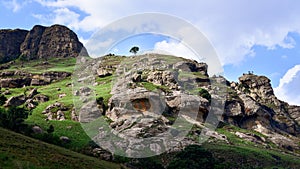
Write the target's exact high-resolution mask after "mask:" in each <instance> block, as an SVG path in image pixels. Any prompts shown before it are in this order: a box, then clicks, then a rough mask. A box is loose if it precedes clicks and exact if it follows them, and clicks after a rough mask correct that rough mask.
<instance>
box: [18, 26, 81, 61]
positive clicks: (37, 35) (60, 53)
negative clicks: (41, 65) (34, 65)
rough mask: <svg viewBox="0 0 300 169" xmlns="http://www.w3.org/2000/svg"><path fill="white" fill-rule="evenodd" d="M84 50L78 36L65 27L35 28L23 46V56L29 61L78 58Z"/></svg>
mask: <svg viewBox="0 0 300 169" xmlns="http://www.w3.org/2000/svg"><path fill="white" fill-rule="evenodd" d="M82 48H83V45H82V43H80V42H79V40H78V38H77V35H76V34H75V33H74V32H73V31H71V30H70V29H68V28H67V27H65V26H60V25H53V26H51V27H43V26H35V27H34V28H33V29H32V30H31V31H30V32H29V33H28V34H27V36H26V38H25V40H24V42H23V44H22V45H21V54H22V55H23V56H25V58H28V59H41V58H51V57H76V56H78V54H79V53H80V51H81V49H82Z"/></svg>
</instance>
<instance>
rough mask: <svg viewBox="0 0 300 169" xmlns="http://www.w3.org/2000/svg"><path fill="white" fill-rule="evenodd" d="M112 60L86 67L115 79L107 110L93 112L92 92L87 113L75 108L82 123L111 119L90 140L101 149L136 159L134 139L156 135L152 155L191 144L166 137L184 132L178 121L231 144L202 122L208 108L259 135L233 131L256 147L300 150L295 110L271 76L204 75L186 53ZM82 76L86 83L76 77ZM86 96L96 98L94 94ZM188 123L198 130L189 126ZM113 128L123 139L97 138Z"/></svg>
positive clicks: (221, 118)
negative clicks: (276, 90) (268, 145)
mask: <svg viewBox="0 0 300 169" xmlns="http://www.w3.org/2000/svg"><path fill="white" fill-rule="evenodd" d="M113 57H117V56H107V57H104V58H103V59H102V60H100V61H99V62H98V63H93V64H91V65H94V66H93V67H92V68H90V70H89V71H87V72H94V74H95V76H99V78H103V77H110V76H112V77H113V79H112V82H113V87H112V90H111V94H112V97H111V98H110V99H109V101H108V105H107V110H106V112H103V109H97V108H96V109H95V110H94V108H95V106H91V105H95V104H96V103H93V104H92V102H89V101H88V99H87V98H88V97H89V95H86V94H84V95H81V94H78V95H79V96H81V97H82V98H81V99H83V97H84V98H85V99H83V100H86V102H85V103H83V105H84V106H83V108H84V110H79V121H81V122H83V123H89V122H93V120H95V119H98V118H99V117H101V115H103V114H104V115H105V116H106V117H107V118H109V120H110V121H111V123H110V127H111V128H112V131H106V130H105V129H104V128H102V130H100V131H99V134H98V135H97V136H95V137H94V139H95V141H96V142H97V141H100V142H101V143H100V144H101V145H105V147H106V148H107V147H108V148H111V147H114V148H113V149H109V150H110V151H112V152H114V151H116V149H115V148H116V147H119V148H121V149H122V147H126V148H129V149H127V152H126V153H128V154H129V156H131V155H132V156H134V155H136V153H137V154H138V153H141V152H140V150H139V149H136V147H137V145H136V144H137V143H138V144H139V145H141V144H142V143H141V141H137V140H139V139H145V138H153V137H155V138H160V139H158V140H155V141H154V142H155V145H153V147H156V148H153V150H151V151H153V152H156V153H158V152H159V151H161V150H163V149H167V148H169V147H173V150H174V148H175V149H177V148H178V146H179V147H180V146H183V147H184V145H188V144H190V143H191V142H193V143H195V144H196V143H197V142H195V140H193V139H191V138H185V139H184V140H180V139H175V140H172V141H171V140H168V139H164V138H170V136H171V137H175V136H176V135H181V134H183V133H184V132H183V130H180V129H179V128H176V127H175V128H174V124H176V121H177V119H184V120H185V121H188V123H189V124H190V125H191V126H189V127H191V128H190V129H191V130H190V132H191V133H193V135H196V136H197V135H198V136H200V134H199V133H201V132H200V131H203V132H202V133H204V134H205V135H207V136H209V137H212V138H215V139H217V140H223V141H225V142H228V140H227V138H226V136H224V135H222V134H220V133H218V132H214V131H211V130H210V129H209V128H208V129H207V128H206V127H204V126H206V125H205V122H206V120H207V119H206V118H207V116H208V114H209V112H213V113H212V114H213V115H210V116H212V117H210V118H215V119H218V121H221V123H225V124H231V125H235V126H237V127H240V128H242V129H247V130H249V131H256V132H258V133H261V134H263V135H264V137H260V136H258V135H255V134H247V133H240V132H234V133H233V134H235V135H236V136H237V137H240V138H243V139H245V140H248V141H250V142H255V143H258V144H261V145H266V142H268V141H270V142H272V143H274V144H276V145H277V146H279V147H282V148H285V149H288V150H292V151H294V150H297V151H298V150H299V149H300V147H299V145H298V142H299V141H300V139H299V134H300V130H299V116H298V115H299V111H298V110H299V107H298V106H290V105H288V104H287V103H285V102H283V101H280V100H278V99H277V98H276V96H275V95H274V92H273V89H272V87H271V84H270V80H269V79H268V78H266V77H264V76H258V75H254V74H251V73H250V74H244V75H243V76H241V77H240V78H239V82H231V83H230V82H228V81H227V80H226V79H225V78H224V77H222V76H212V77H209V76H208V74H207V68H208V67H207V65H206V64H205V63H197V62H195V61H191V60H187V59H183V58H177V59H175V58H174V57H171V56H165V55H157V54H146V55H142V56H135V57H130V58H124V59H121V61H119V62H117V63H116V64H115V65H112V64H110V66H107V64H108V63H109V62H106V61H107V60H111V59H112V58H113ZM120 58H121V57H120ZM120 58H117V59H120ZM83 60H85V59H83ZM85 61H86V60H85ZM85 61H83V62H85ZM105 63H106V64H105ZM103 72H104V73H103ZM107 72H109V73H107ZM81 73H82V78H80V75H79V80H78V82H79V83H82V82H84V83H85V84H94V82H93V80H89V79H87V78H86V75H85V73H84V71H82V70H81ZM83 78H85V80H80V79H83ZM90 94H91V95H93V92H91V93H90ZM87 109H93V111H92V112H91V111H86V110H87ZM193 125H195V126H197V127H196V128H194V127H193V128H192V126H193ZM174 131H176V133H177V134H176V135H174ZM111 132H112V133H118V137H120V138H121V139H120V138H119V139H120V142H118V143H117V144H118V145H115V144H114V143H112V142H105V143H103V142H102V141H101V140H105V138H106V137H109V133H111ZM181 132H182V133H181ZM197 133H198V134H197ZM129 138H130V139H129ZM175 138H176V137H175ZM152 141H153V140H152ZM142 147H143V146H140V148H142ZM176 147H177V148H176ZM179 149H180V148H179ZM170 151H172V150H170Z"/></svg>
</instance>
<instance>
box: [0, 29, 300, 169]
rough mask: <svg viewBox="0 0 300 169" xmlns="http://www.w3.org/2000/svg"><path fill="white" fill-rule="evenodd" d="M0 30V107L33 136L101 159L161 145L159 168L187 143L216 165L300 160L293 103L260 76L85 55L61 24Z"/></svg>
mask: <svg viewBox="0 0 300 169" xmlns="http://www.w3.org/2000/svg"><path fill="white" fill-rule="evenodd" d="M0 39H1V41H0V62H1V64H0V87H1V88H0V89H1V90H0V98H1V99H0V100H2V101H1V102H3V104H1V107H0V108H3V109H9V108H11V107H22V108H24V109H26V110H28V111H30V115H29V116H28V118H27V119H26V121H25V123H26V124H28V125H29V126H30V130H31V132H33V134H30V136H31V137H34V138H37V139H42V140H44V141H45V140H46V141H48V142H50V143H53V144H58V145H60V146H64V147H66V148H69V149H71V150H75V151H79V152H83V153H85V154H88V155H92V156H95V157H98V158H101V159H105V160H113V159H114V160H116V159H117V155H126V156H128V157H133V158H137V157H139V158H140V157H145V158H146V157H150V156H154V155H155V157H156V156H158V155H160V156H158V158H159V160H160V161H162V162H161V165H162V166H164V167H165V168H166V166H168V164H169V163H170V161H171V160H170V159H171V158H172V155H173V154H174V153H178V152H182V151H184V150H185V148H187V147H189V145H199V146H202V145H205V146H204V147H206V148H207V149H208V150H209V151H211V152H212V155H213V156H214V158H217V159H223V158H225V159H226V160H225V162H224V161H222V160H221V161H222V162H221V163H222V165H223V164H224V165H225V164H226V165H227V163H229V164H235V163H237V160H238V161H239V162H240V161H244V163H245V164H247V165H251V166H252V165H253V166H254V167H266V166H267V167H270V166H276V165H278V166H283V165H285V164H289V165H291V166H297V165H300V164H299V163H296V162H294V161H293V159H294V158H295V159H296V160H295V161H297V159H299V156H300V107H299V106H295V105H289V104H288V103H285V102H283V101H281V100H279V99H277V98H276V96H275V95H274V92H273V89H272V86H271V83H270V79H268V78H267V77H265V76H259V75H255V74H252V73H244V74H243V75H242V76H241V77H240V78H239V81H238V82H229V81H227V80H226V78H224V77H222V76H216V75H212V76H209V75H208V73H207V72H208V69H209V66H208V65H207V64H206V63H198V62H196V61H192V60H188V59H184V58H180V57H175V56H170V55H161V54H153V53H152V54H144V55H136V56H130V57H125V56H115V55H113V54H109V55H107V56H103V57H101V58H98V59H91V58H88V57H87V52H86V51H85V49H84V47H83V45H82V44H81V43H80V42H79V41H78V38H77V36H76V34H75V33H74V32H72V31H71V30H70V29H68V28H66V27H64V26H60V25H53V26H51V27H44V26H34V27H33V29H32V30H30V31H26V30H19V29H16V30H0ZM82 49H83V50H82ZM80 52H81V54H80ZM0 120H1V119H0ZM51 126H52V127H51ZM4 127H5V126H4ZM26 132H28V131H26ZM26 132H24V133H26ZM49 138H51V139H53V140H52V142H51V139H49ZM56 138H57V139H56ZM95 143H97V144H95ZM219 147H221V148H223V149H219ZM233 150H234V151H233ZM261 150H264V151H263V152H264V153H265V154H267V155H265V154H263V153H262V152H261ZM244 151H246V152H249V151H250V152H251V153H249V154H247V153H246V152H244ZM111 152H112V153H111ZM232 152H234V153H232ZM243 153H244V154H243ZM262 154H263V155H262ZM0 155H1V154H0ZM256 155H257V156H260V157H261V156H263V158H262V159H259V158H258V157H255V156H256ZM264 155H265V156H264ZM287 155H288V157H289V158H290V157H293V158H291V159H289V158H287V157H286V156H287ZM227 156H229V157H227ZM250 156H254V157H250ZM0 157H1V156H0ZM165 158H166V159H165ZM169 158H170V159H169ZM235 158H236V160H235ZM248 158H249V159H251V160H248ZM255 160H258V161H259V162H255ZM133 161H134V160H133ZM121 163H124V162H123V161H122V160H121ZM125 163H126V162H125ZM127 163H128V161H127ZM131 165H132V163H130V165H128V166H131ZM226 165H225V166H226ZM133 168H134V167H133ZM227 168H228V167H227ZM233 168H234V167H233ZM235 168H237V167H235ZM296 168H297V167H296Z"/></svg>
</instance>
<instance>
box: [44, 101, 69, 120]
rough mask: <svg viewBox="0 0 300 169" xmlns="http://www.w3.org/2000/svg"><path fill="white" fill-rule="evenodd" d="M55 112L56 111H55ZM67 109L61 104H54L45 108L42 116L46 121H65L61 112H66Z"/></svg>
mask: <svg viewBox="0 0 300 169" xmlns="http://www.w3.org/2000/svg"><path fill="white" fill-rule="evenodd" d="M55 110H56V111H55ZM66 110H67V108H66V107H64V106H63V104H62V103H59V102H56V103H54V104H51V105H49V106H47V107H46V109H45V110H44V111H43V112H42V114H45V115H46V117H47V118H46V120H60V121H62V120H66V118H65V114H64V112H63V111H66Z"/></svg>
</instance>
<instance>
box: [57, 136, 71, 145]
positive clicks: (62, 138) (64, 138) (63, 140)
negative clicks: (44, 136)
mask: <svg viewBox="0 0 300 169" xmlns="http://www.w3.org/2000/svg"><path fill="white" fill-rule="evenodd" d="M59 139H60V140H61V141H62V142H63V143H65V144H66V143H70V142H71V139H69V137H67V136H61V137H59Z"/></svg>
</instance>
